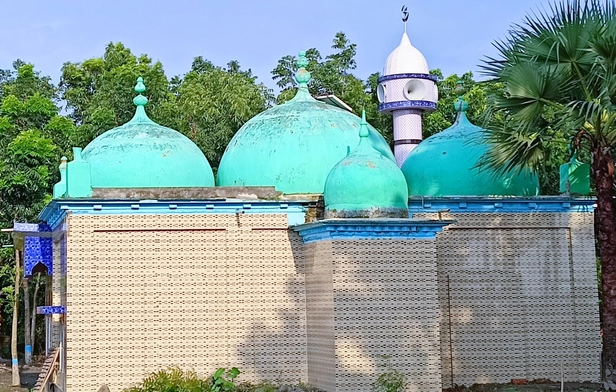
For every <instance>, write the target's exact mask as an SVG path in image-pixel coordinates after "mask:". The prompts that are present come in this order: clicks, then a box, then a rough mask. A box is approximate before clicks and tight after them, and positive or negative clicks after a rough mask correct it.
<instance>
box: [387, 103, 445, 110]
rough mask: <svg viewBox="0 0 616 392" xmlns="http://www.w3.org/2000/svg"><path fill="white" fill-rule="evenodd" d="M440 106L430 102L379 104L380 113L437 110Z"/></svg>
mask: <svg viewBox="0 0 616 392" xmlns="http://www.w3.org/2000/svg"><path fill="white" fill-rule="evenodd" d="M437 108H438V104H437V103H436V102H430V101H395V102H383V103H381V104H379V111H380V112H383V111H391V110H398V109H419V110H436V109H437Z"/></svg>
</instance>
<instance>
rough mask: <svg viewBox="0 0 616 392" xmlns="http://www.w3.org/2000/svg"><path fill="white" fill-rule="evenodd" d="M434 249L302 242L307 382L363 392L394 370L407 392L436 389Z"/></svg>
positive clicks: (395, 243) (412, 243) (428, 243)
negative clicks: (402, 376)
mask: <svg viewBox="0 0 616 392" xmlns="http://www.w3.org/2000/svg"><path fill="white" fill-rule="evenodd" d="M435 247H436V245H435V241H434V240H423V239H422V240H386V239H385V240H381V239H374V240H349V241H321V242H318V243H312V244H309V245H307V247H306V249H305V258H306V299H307V321H308V381H309V383H311V384H313V385H316V386H318V387H320V388H322V389H324V390H327V391H339V392H357V391H369V390H370V387H371V384H372V383H373V382H374V381H375V380H376V379H377V377H378V376H379V374H381V373H384V372H386V371H388V370H397V371H399V372H401V373H404V374H405V375H406V376H407V377H408V381H409V384H408V385H407V390H408V391H438V390H441V366H440V346H439V309H438V297H437V275H436V259H435ZM387 366H389V368H388V367H387Z"/></svg>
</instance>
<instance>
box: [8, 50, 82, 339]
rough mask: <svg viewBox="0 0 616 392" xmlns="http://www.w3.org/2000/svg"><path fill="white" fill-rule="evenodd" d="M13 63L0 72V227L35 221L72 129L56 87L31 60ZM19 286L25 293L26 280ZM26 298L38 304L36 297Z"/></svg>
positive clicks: (11, 289) (11, 261)
mask: <svg viewBox="0 0 616 392" xmlns="http://www.w3.org/2000/svg"><path fill="white" fill-rule="evenodd" d="M13 66H14V69H13V70H4V71H1V72H0V225H1V226H2V227H3V228H4V227H11V226H12V225H13V221H21V222H23V221H30V222H36V221H37V216H38V213H39V212H40V211H41V209H42V208H43V206H44V205H45V204H46V203H47V202H48V201H49V200H50V190H51V187H52V185H53V183H54V182H55V181H56V180H57V177H58V173H57V165H58V162H59V159H60V156H61V154H62V153H63V152H65V150H66V148H67V146H68V139H69V137H70V134H71V132H72V131H73V129H74V127H73V122H72V121H71V120H70V119H68V118H65V117H63V116H60V115H59V114H58V107H57V106H56V99H57V96H56V87H55V86H54V85H53V84H51V82H50V79H49V78H48V77H42V76H41V75H40V74H39V73H38V72H36V71H35V70H34V67H33V65H32V64H26V63H24V62H22V61H19V60H18V61H16V62H15V63H14V64H13ZM11 242H12V241H11V239H10V238H9V237H8V236H3V237H2V238H1V239H0V243H2V244H3V245H4V244H7V243H11ZM9 250H11V252H2V253H1V255H0V256H1V258H0V282H2V287H3V289H2V292H3V294H4V296H2V304H3V305H4V306H3V307H2V311H3V319H5V320H8V319H10V318H11V315H12V308H13V302H12V301H13V298H15V292H14V290H15V289H14V287H13V280H14V279H15V267H14V258H13V252H12V249H9ZM25 291H26V292H29V290H28V285H27V284H26V285H25ZM23 298H24V297H23V296H20V299H22V300H23ZM39 299H40V297H39ZM31 303H32V306H37V305H40V303H38V302H36V301H32V302H31ZM22 314H23V313H22ZM26 321H27V318H26ZM20 324H21V321H20ZM8 326H10V323H3V328H6V327H8ZM35 327H36V326H35ZM3 332H4V333H6V332H8V331H6V330H4V331H3Z"/></svg>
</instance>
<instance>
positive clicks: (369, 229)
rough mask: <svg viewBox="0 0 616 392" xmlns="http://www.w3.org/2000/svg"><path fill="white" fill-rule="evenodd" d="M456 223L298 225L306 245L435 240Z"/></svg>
mask: <svg viewBox="0 0 616 392" xmlns="http://www.w3.org/2000/svg"><path fill="white" fill-rule="evenodd" d="M451 223H453V222H452V221H434V220H431V221H427V220H418V219H326V220H323V221H319V222H316V223H309V224H305V225H299V226H295V227H294V228H293V230H295V231H296V232H298V233H299V235H300V236H301V237H302V241H303V242H304V243H305V244H309V243H311V242H316V241H325V240H336V239H348V240H356V239H417V238H422V239H426V238H435V237H436V233H438V232H440V231H442V229H443V226H446V225H448V224H451Z"/></svg>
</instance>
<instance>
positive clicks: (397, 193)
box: [323, 112, 409, 218]
mask: <svg viewBox="0 0 616 392" xmlns="http://www.w3.org/2000/svg"><path fill="white" fill-rule="evenodd" d="M369 135H370V131H369V130H368V123H367V122H366V117H365V112H364V113H363V115H362V123H361V129H360V131H359V136H360V140H359V144H358V145H357V147H356V148H355V149H354V150H353V151H352V152H351V153H350V154H349V155H347V156H346V157H345V158H343V159H342V160H341V161H340V162H338V164H336V166H334V168H333V169H332V170H331V171H330V173H329V175H328V176H327V180H326V181H325V192H324V194H323V198H324V200H325V218H408V216H409V212H408V198H409V195H408V188H407V185H406V180H405V179H404V174H402V171H400V169H399V168H398V166H397V165H396V163H395V162H394V161H392V160H391V159H390V158H388V157H385V156H383V154H381V153H380V152H378V151H377V150H375V149H374V147H373V146H372V143H371V142H370V141H369V140H368V137H369Z"/></svg>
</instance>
